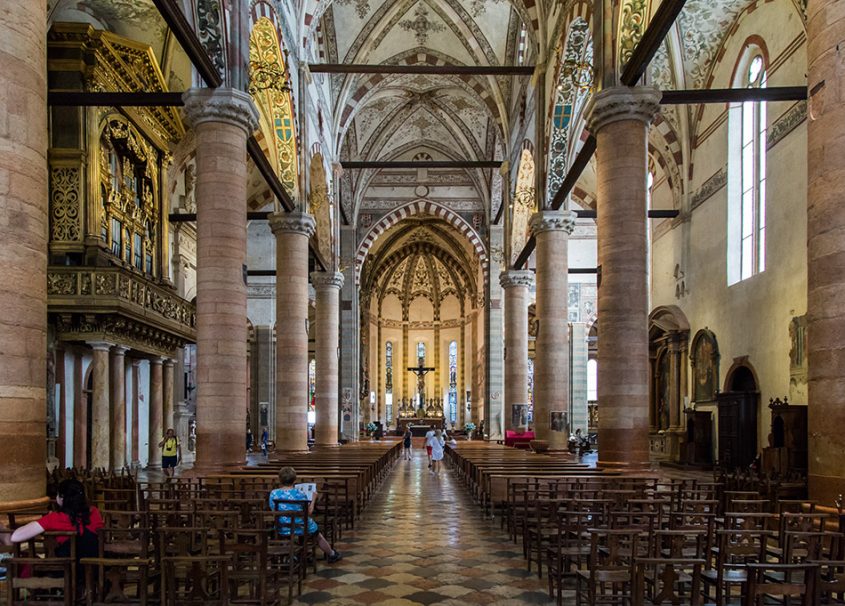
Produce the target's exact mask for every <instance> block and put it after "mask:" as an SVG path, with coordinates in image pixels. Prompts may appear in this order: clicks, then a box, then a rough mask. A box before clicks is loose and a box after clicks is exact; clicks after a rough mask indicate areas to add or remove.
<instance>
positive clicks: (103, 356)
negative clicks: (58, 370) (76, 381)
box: [88, 342, 112, 469]
mask: <svg viewBox="0 0 845 606" xmlns="http://www.w3.org/2000/svg"><path fill="white" fill-rule="evenodd" d="M88 345H90V346H91V348H92V349H93V350H94V356H93V359H92V361H91V388H92V391H91V456H90V461H91V468H92V469H95V468H103V469H108V468H109V465H110V464H111V457H110V455H109V452H110V450H111V449H110V447H109V438H110V436H109V434H110V433H111V423H110V419H111V410H109V408H110V407H109V350H110V349H111V347H112V344H111V343H101V342H93V343H89V344H88Z"/></svg>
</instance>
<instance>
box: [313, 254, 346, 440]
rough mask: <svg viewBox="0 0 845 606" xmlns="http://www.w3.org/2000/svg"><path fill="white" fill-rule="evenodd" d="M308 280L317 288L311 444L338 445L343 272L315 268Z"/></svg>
mask: <svg viewBox="0 0 845 606" xmlns="http://www.w3.org/2000/svg"><path fill="white" fill-rule="evenodd" d="M311 283H312V284H313V285H314V290H316V291H317V310H316V314H315V321H316V322H317V327H316V329H317V344H316V354H317V358H316V360H317V365H316V394H315V396H316V404H315V407H316V409H317V411H316V412H317V424H316V426H315V432H314V433H315V435H314V446H315V447H316V448H328V447H333V446H338V441H337V440H338V432H337V429H338V415H339V412H340V411H339V410H338V399H337V393H338V388H337V383H338V360H337V354H338V349H337V348H338V345H339V344H340V341H339V333H338V331H339V329H340V289H341V287H342V286H343V274H342V273H340V272H322V271H315V272H313V273H312V274H311Z"/></svg>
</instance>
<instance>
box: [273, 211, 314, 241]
mask: <svg viewBox="0 0 845 606" xmlns="http://www.w3.org/2000/svg"><path fill="white" fill-rule="evenodd" d="M316 226H317V222H316V221H315V220H314V216H313V215H309V214H308V213H300V212H292V213H289V212H284V211H282V212H278V213H273V214H271V215H270V229H271V230H272V231H273V235H275V236H278V235H279V234H302V235H303V236H305V237H306V238H310V237H311V236H313V235H314V231H315V230H316Z"/></svg>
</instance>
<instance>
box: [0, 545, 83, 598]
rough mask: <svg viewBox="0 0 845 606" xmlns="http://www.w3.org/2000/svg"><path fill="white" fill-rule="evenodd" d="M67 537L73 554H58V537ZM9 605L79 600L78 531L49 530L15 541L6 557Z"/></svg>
mask: <svg viewBox="0 0 845 606" xmlns="http://www.w3.org/2000/svg"><path fill="white" fill-rule="evenodd" d="M60 536H65V537H67V540H68V541H70V555H69V556H68V557H58V556H56V548H57V546H58V542H57V538H58V537H60ZM6 570H7V575H8V581H7V583H8V606H28V605H30V604H38V605H39V606H42V605H43V606H70V605H71V604H73V603H74V601H75V600H76V591H77V590H76V585H77V582H76V580H77V573H76V570H77V565H76V535H75V534H74V533H59V532H45V533H43V534H41V535H39V536H38V537H35V538H33V539H31V540H29V541H26V542H24V543H17V544H15V545H14V551H13V557H12V558H11V559H9V560H6Z"/></svg>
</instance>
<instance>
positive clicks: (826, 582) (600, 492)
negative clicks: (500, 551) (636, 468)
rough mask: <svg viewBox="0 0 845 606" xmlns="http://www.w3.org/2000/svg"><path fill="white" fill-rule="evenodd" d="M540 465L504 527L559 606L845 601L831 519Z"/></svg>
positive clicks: (773, 504)
mask: <svg viewBox="0 0 845 606" xmlns="http://www.w3.org/2000/svg"><path fill="white" fill-rule="evenodd" d="M452 456H453V459H454V460H460V458H461V452H460V449H459V448H458V449H455V451H454V452H453V453H452ZM472 456H473V458H474V459H475V465H476V466H478V465H480V464H481V463H479V453H478V452H477V451H476V452H474V453H473V454H472ZM536 456H537V466H536V472H535V473H536V474H537V475H535V476H532V475H531V472H528V473H526V474H525V475H524V476H523V477H522V478H521V479H519V480H514V479H511V481H510V482H509V484H508V494H507V499H506V501H505V502H504V503H503V506H502V509H503V515H502V519H501V521H500V524H501V527H502V529H503V530H504V531H506V532H507V533H508V534H509V536H510V538H511V539H512V540H513V541H514V542H516V543H517V544H519V543H521V545H522V550H523V554H524V556H525V559H526V565H527V567H528V570H529V571H531V572H536V574H537V575H538V577H542V576H543V575H545V576H546V577H547V581H548V591H549V595H550V597H551V598H553V599H555V600H556V602H557V603H558V604H563V603H564V599H565V598H566V603H572V602H571V601H570V598H569V597H568V596H571V595H572V594H573V593H574V595H575V602H576V604H578V605H579V606H580V605H581V604H589V605H594V604H629V605H633V606H638V605H641V604H689V605H703V604H715V605H716V606H727V605H729V604H745V605H748V606H751V605H756V606H759V605H762V604H767V605H768V604H784V605H786V606H789V605H793V606H798V605H802V606H803V605H807V606H808V605H810V604H813V605H815V604H843V603H845V539H843V536H844V535H843V525H842V519H843V517H842V516H841V515H837V514H836V513H835V512H830V511H820V508H817V507H816V505H815V504H814V503H813V502H810V501H806V500H791V501H786V500H781V501H772V500H771V499H769V498H766V497H765V496H761V495H760V494H759V493H757V492H753V491H751V492H749V491H731V490H725V489H724V487H723V486H722V485H721V484H720V483H718V482H700V481H694V480H674V481H661V480H659V479H658V478H656V477H640V478H638V477H632V476H611V475H608V476H607V477H602V473H601V472H600V471H596V473H595V474H593V475H591V476H583V475H572V476H566V475H560V476H558V477H549V476H547V475H545V474H544V473H543V470H544V469H546V468H547V465H548V464H549V463H548V459H549V458H548V457H541V456H540V455H536ZM494 459H495V457H487V458H486V459H485V460H486V461H489V460H494ZM544 459H545V460H544ZM485 464H487V463H485ZM479 504H481V505H483V503H479Z"/></svg>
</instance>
